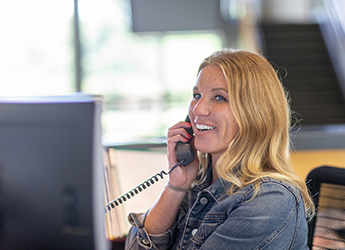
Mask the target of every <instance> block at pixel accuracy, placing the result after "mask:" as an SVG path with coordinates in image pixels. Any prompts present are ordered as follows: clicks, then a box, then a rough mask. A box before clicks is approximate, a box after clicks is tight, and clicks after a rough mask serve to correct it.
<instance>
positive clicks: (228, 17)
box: [0, 0, 345, 148]
mask: <svg viewBox="0 0 345 250" xmlns="http://www.w3.org/2000/svg"><path fill="white" fill-rule="evenodd" d="M0 32H1V33H0V34H1V35H0V36H1V39H0V96H18V95H19V96H20V95H64V94H69V93H73V92H83V93H88V94H95V95H102V96H104V100H105V107H104V113H103V118H102V119H103V120H102V123H103V129H104V138H103V140H104V143H105V144H108V145H112V144H116V143H122V142H125V143H128V142H130V141H140V140H147V139H150V140H151V139H152V138H164V136H165V135H166V131H167V128H168V127H169V126H171V125H173V124H174V123H176V122H177V121H180V120H183V119H184V118H185V115H186V114H187V110H188V105H189V102H190V100H191V98H192V88H193V86H194V83H195V79H196V73H197V69H198V66H199V64H200V62H201V61H202V60H203V59H204V58H205V57H207V56H208V55H210V54H211V53H212V52H214V51H215V50H218V49H221V48H224V47H232V48H241V49H249V50H252V51H257V52H259V53H262V54H264V55H265V56H266V57H267V58H268V60H270V61H273V62H274V63H275V64H276V65H278V66H277V70H278V71H279V73H280V74H281V76H282V77H283V78H284V79H283V82H284V84H285V86H286V88H287V90H288V91H289V93H290V96H291V98H292V103H291V105H292V108H293V109H294V111H295V112H296V113H295V115H296V119H297V120H300V124H302V125H303V126H304V125H305V127H308V128H311V131H315V129H317V130H319V129H320V128H322V130H323V131H326V132H327V133H328V132H329V131H335V132H336V134H334V138H333V139H332V140H331V144H332V145H334V144H338V145H337V146H335V148H339V147H341V148H343V146H344V142H343V141H339V140H340V139H343V138H344V137H339V133H340V134H342V135H344V131H345V130H344V126H343V124H345V102H344V96H345V76H344V74H345V1H341V0H334V1H330V0H324V1H322V0H174V1H161V0H131V1H130V0H97V1H96V0H79V1H78V0H59V1H52V0H51V1H46V0H31V1H27V0H12V1H1V2H0ZM286 72H287V75H286ZM295 121H296V120H295ZM299 129H300V126H299V125H298V126H297V130H299ZM337 140H338V141H339V142H337ZM303 143H304V142H300V144H299V145H298V143H297V147H298V146H302V147H304V146H303V145H301V144H303ZM308 144H309V145H310V144H313V143H311V142H308ZM340 144H341V145H340ZM332 145H331V146H330V147H331V148H332V147H334V146H332ZM339 145H340V146H339Z"/></svg>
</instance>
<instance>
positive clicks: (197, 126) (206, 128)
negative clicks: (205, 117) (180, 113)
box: [196, 124, 216, 130]
mask: <svg viewBox="0 0 345 250" xmlns="http://www.w3.org/2000/svg"><path fill="white" fill-rule="evenodd" d="M196 128H197V129H199V130H212V129H215V128H216V127H211V126H207V125H203V124H196Z"/></svg>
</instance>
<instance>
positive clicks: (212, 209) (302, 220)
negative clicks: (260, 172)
mask: <svg viewBox="0 0 345 250" xmlns="http://www.w3.org/2000/svg"><path fill="white" fill-rule="evenodd" d="M208 179H209V180H208V181H206V182H205V184H203V185H201V186H196V187H194V188H193V189H192V190H190V191H189V193H188V194H187V195H186V197H185V198H184V200H183V201H182V203H181V205H180V208H179V213H178V217H177V219H176V223H175V224H174V225H173V227H172V228H170V229H169V230H168V231H167V232H165V233H163V234H161V235H149V234H148V233H147V232H146V230H145V228H144V227H143V223H144V219H141V218H145V215H144V216H140V217H139V215H137V214H130V215H129V221H130V223H131V224H132V225H133V226H132V227H131V229H130V231H129V233H128V236H127V241H126V247H125V249H127V250H138V249H174V250H175V249H178V250H182V249H188V250H192V249H212V250H224V249H240V250H246V249H251V250H252V249H265V250H271V249H272V250H277V249H279V250H280V249H298V250H302V249H303V250H306V249H308V247H307V235H308V227H307V220H306V214H305V208H304V204H303V199H302V196H301V194H300V192H299V190H298V189H297V188H296V187H294V186H291V185H288V184H286V183H283V182H281V181H277V180H274V179H271V178H263V179H262V180H261V181H260V191H259V193H258V194H257V195H256V196H255V197H254V198H253V199H252V196H253V187H254V186H253V185H248V186H246V187H245V188H243V189H241V190H240V191H237V192H236V193H234V194H232V195H231V196H228V195H227V191H228V190H229V188H230V186H231V183H229V182H227V181H225V180H223V179H218V180H217V181H216V182H214V183H213V184H212V185H210V186H208V187H206V186H207V185H208V184H209V183H210V176H208Z"/></svg>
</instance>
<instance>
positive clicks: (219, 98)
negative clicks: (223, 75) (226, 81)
mask: <svg viewBox="0 0 345 250" xmlns="http://www.w3.org/2000/svg"><path fill="white" fill-rule="evenodd" d="M215 99H216V100H217V101H226V99H225V98H224V97H223V96H221V95H216V97H215Z"/></svg>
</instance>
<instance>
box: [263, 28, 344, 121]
mask: <svg viewBox="0 0 345 250" xmlns="http://www.w3.org/2000/svg"><path fill="white" fill-rule="evenodd" d="M262 29H263V36H264V42H265V47H266V48H265V50H266V52H265V54H266V55H265V56H266V57H267V59H268V60H269V61H273V62H274V63H275V64H276V65H278V66H279V67H280V68H281V70H280V72H281V74H282V75H284V70H282V69H283V68H285V69H286V70H287V77H286V78H285V79H284V80H283V83H284V85H285V87H286V88H287V90H288V91H289V93H290V97H291V108H292V110H293V111H294V112H295V113H296V118H297V119H298V120H301V124H302V125H329V124H345V99H344V96H343V94H342V92H341V88H340V86H339V83H338V80H337V77H336V74H335V71H334V68H333V65H332V63H331V59H330V56H329V53H328V51H327V48H326V45H325V42H324V40H323V37H322V34H321V31H320V27H319V25H318V24H303V25H300V24H263V25H262ZM292 122H293V123H294V122H295V121H292Z"/></svg>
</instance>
